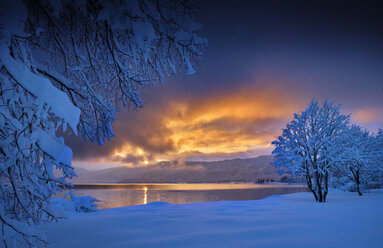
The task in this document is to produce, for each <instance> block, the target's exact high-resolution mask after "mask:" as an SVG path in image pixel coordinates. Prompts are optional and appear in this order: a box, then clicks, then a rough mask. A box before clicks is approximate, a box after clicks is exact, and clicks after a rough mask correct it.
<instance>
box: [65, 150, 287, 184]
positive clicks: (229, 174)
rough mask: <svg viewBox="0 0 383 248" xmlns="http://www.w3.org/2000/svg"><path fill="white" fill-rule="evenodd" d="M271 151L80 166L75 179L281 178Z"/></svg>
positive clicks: (222, 180) (207, 180) (182, 180)
mask: <svg viewBox="0 0 383 248" xmlns="http://www.w3.org/2000/svg"><path fill="white" fill-rule="evenodd" d="M272 160H273V157H272V156H271V155H269V156H259V157H256V158H247V159H230V160H223V161H216V162H185V163H184V164H182V163H181V164H180V163H178V164H177V162H160V163H157V164H155V165H150V166H145V167H116V168H111V169H104V170H99V171H88V170H84V169H79V170H76V173H77V174H78V177H77V178H75V179H74V180H72V183H228V182H259V180H262V179H268V180H273V181H279V180H280V178H281V176H280V175H279V174H278V173H277V170H276V169H275V168H274V167H273V166H272V165H271V164H270V163H271V162H272Z"/></svg>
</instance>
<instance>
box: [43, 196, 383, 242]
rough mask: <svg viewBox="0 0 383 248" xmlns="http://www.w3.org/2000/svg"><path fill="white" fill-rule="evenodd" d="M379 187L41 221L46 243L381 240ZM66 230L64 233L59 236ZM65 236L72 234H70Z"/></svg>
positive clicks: (165, 205)
mask: <svg viewBox="0 0 383 248" xmlns="http://www.w3.org/2000/svg"><path fill="white" fill-rule="evenodd" d="M382 206H383V190H372V191H371V192H370V193H366V194H365V195H364V196H362V197H359V196H358V195H357V194H356V193H345V192H340V191H331V192H330V194H329V197H328V202H326V203H317V202H315V201H314V199H313V196H312V194H311V193H308V192H303V193H294V194H288V195H282V196H271V197H268V198H265V199H262V200H252V201H223V202H205V203H188V204H169V203H164V202H155V203H149V204H147V205H139V206H131V207H122V208H113V209H105V210H100V211H97V212H95V213H88V214H75V215H70V216H69V218H68V219H67V220H61V221H59V222H58V223H51V224H46V225H43V226H42V227H41V229H42V230H44V231H46V234H47V238H48V241H49V243H50V244H51V246H50V247H54V248H64V247H65V248H67V247H70V248H77V247H81V248H83V247H92V248H98V247H100V248H101V247H108V248H109V247H113V248H117V247H133V248H142V247H148V248H149V247H151V248H152V247H166V248H172V247H174V248H175V247H177V248H178V247H183V248H185V247H206V248H214V247H220V248H222V247H231V248H232V247H294V248H297V247H298V248H299V247H308V246H309V247H377V248H378V247H383V235H382V234H383V233H382V232H383V208H382ZM62 234H65V235H62ZM67 237H70V238H67Z"/></svg>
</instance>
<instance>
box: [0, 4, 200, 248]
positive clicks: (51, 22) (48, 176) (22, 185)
mask: <svg viewBox="0 0 383 248" xmlns="http://www.w3.org/2000/svg"><path fill="white" fill-rule="evenodd" d="M195 12H196V8H195V6H194V4H193V3H192V2H191V1H187V0H182V1H178V0H148V1H141V0H126V1H124V0H120V1H108V0H76V1H74V0H62V1H53V0H34V1H22V0H12V1H6V0H0V246H1V247H10V244H11V243H14V244H16V246H17V245H18V244H21V243H23V242H24V243H27V244H29V246H30V247H39V246H43V245H45V244H46V240H44V238H42V237H43V236H41V235H40V234H38V233H36V232H35V231H34V230H35V229H34V228H33V226H35V225H38V224H39V223H40V222H41V221H45V220H57V219H58V216H57V215H56V213H55V212H54V210H53V209H52V207H51V204H50V198H51V196H52V195H53V194H55V193H56V192H57V191H58V190H61V189H66V188H68V187H71V185H70V184H69V183H67V182H66V178H71V177H73V176H75V173H74V171H73V167H72V166H71V159H72V151H71V149H70V148H69V147H67V146H66V145H65V144H64V140H63V138H62V137H57V134H58V131H59V130H60V131H61V130H62V131H63V132H72V133H73V134H75V135H77V134H79V135H80V136H82V137H84V138H85V139H88V140H90V141H92V142H97V143H98V144H100V145H102V144H103V143H104V142H105V140H106V139H110V138H111V137H112V136H113V135H114V134H113V131H112V127H111V123H112V122H113V121H114V120H115V114H116V112H117V111H118V110H119V108H121V107H122V106H130V107H134V108H137V107H140V106H142V104H143V101H142V99H141V97H140V94H139V93H140V90H141V89H143V88H144V87H149V86H153V85H157V84H160V83H162V82H163V81H164V79H165V77H166V76H167V75H169V74H172V73H175V72H176V70H180V69H182V68H185V70H186V72H187V73H188V74H190V73H193V72H195V69H194V67H193V65H195V64H196V60H197V59H198V57H199V56H200V55H201V54H202V51H203V48H204V46H205V44H206V41H205V40H204V39H201V38H199V37H198V35H197V32H198V30H199V29H200V26H199V25H198V24H197V23H195V20H194V19H195ZM67 126H69V127H70V129H68V130H67ZM54 170H58V171H60V172H61V174H62V177H56V176H55V174H54V173H53V172H54ZM11 241H12V242H11Z"/></svg>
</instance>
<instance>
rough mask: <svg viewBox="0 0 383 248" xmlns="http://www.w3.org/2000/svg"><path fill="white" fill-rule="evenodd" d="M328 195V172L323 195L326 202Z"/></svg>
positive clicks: (325, 177)
mask: <svg viewBox="0 0 383 248" xmlns="http://www.w3.org/2000/svg"><path fill="white" fill-rule="evenodd" d="M327 193H328V172H327V171H326V174H325V176H324V194H323V201H324V202H325V201H326V197H327Z"/></svg>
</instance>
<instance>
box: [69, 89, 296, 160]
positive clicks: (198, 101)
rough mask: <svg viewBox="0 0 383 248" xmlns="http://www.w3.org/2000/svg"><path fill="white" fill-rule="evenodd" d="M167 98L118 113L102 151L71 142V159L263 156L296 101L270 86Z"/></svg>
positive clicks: (75, 141) (71, 140) (192, 158)
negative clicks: (111, 135) (136, 109)
mask: <svg viewBox="0 0 383 248" xmlns="http://www.w3.org/2000/svg"><path fill="white" fill-rule="evenodd" d="M159 93H161V90H160V92H159ZM166 93H167V95H166V94H165V97H163V98H157V99H155V98H152V100H151V101H149V102H148V103H147V105H146V107H145V108H143V109H141V110H139V111H134V112H132V111H124V112H121V113H119V115H118V117H117V122H116V123H115V125H114V131H115V133H116V137H115V138H113V140H112V141H109V142H107V143H106V145H105V146H104V147H101V148H100V147H97V146H96V145H91V144H86V143H84V142H81V141H78V140H74V139H70V146H71V147H72V148H73V149H74V154H75V160H76V161H89V162H93V163H103V164H106V163H108V164H116V165H126V166H136V165H150V164H153V163H157V162H159V161H163V160H177V159H179V158H181V157H182V158H183V159H188V160H198V159H201V160H218V159H224V158H233V157H254V156H256V155H261V154H267V153H270V151H271V149H272V147H271V145H270V143H271V141H272V140H273V139H275V137H276V136H277V135H278V134H279V132H280V129H281V128H282V127H283V125H284V123H286V122H287V120H288V119H289V118H290V117H291V116H292V113H293V112H295V111H296V110H297V101H298V99H297V98H296V97H294V98H291V99H289V97H288V96H287V95H286V94H287V93H286V90H285V89H282V88H280V87H271V86H268V87H254V86H248V87H241V88H237V89H232V90H231V91H220V92H215V93H214V94H206V95H198V94H197V95H189V96H187V97H185V95H183V96H184V97H179V95H172V94H169V93H168V92H166ZM151 94H158V92H154V93H151ZM151 94H149V96H151ZM163 96H164V95H163Z"/></svg>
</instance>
